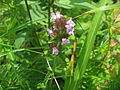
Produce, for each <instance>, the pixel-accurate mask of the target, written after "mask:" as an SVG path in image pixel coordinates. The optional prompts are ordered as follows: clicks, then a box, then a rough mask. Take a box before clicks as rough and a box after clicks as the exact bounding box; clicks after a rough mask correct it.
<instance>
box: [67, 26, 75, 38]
mask: <svg viewBox="0 0 120 90" xmlns="http://www.w3.org/2000/svg"><path fill="white" fill-rule="evenodd" d="M67 33H68V34H69V35H73V36H74V29H73V28H71V29H67Z"/></svg>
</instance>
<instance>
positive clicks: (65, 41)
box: [61, 38, 70, 45]
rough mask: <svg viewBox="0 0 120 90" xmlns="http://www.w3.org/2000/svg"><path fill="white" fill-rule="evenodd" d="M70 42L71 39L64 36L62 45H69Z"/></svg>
mask: <svg viewBox="0 0 120 90" xmlns="http://www.w3.org/2000/svg"><path fill="white" fill-rule="evenodd" d="M69 42H70V40H67V39H66V38H62V43H61V45H67V44H68V43H69Z"/></svg>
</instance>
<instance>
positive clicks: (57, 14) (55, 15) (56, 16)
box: [51, 12, 63, 20]
mask: <svg viewBox="0 0 120 90" xmlns="http://www.w3.org/2000/svg"><path fill="white" fill-rule="evenodd" d="M51 16H52V18H51V19H53V20H55V19H57V18H61V17H62V16H63V15H61V14H60V12H56V13H52V14H51Z"/></svg>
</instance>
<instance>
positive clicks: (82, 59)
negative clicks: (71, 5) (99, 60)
mask: <svg viewBox="0 0 120 90" xmlns="http://www.w3.org/2000/svg"><path fill="white" fill-rule="evenodd" d="M106 2H107V0H101V2H100V6H103V5H105V4H106ZM103 14H104V12H103V11H97V12H96V14H95V16H94V18H93V21H92V25H91V27H90V30H89V31H88V36H87V38H86V41H85V44H84V47H83V49H82V52H81V54H80V56H79V59H78V61H77V66H76V68H75V72H74V76H73V79H72V81H71V80H70V81H69V83H68V84H67V85H66V86H65V88H64V90H78V88H79V84H80V80H81V79H82V76H83V74H84V72H85V69H86V66H87V63H88V60H89V57H90V54H91V51H92V47H93V45H94V41H95V38H96V34H97V31H98V29H99V26H100V24H101V22H102V16H103Z"/></svg>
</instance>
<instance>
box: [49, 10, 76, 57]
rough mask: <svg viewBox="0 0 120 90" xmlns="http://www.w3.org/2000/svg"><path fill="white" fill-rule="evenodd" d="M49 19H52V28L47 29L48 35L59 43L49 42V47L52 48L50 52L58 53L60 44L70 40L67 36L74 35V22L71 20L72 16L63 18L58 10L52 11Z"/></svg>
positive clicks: (65, 43)
mask: <svg viewBox="0 0 120 90" xmlns="http://www.w3.org/2000/svg"><path fill="white" fill-rule="evenodd" d="M51 16H52V17H51V20H53V23H52V25H53V30H50V29H47V32H48V35H50V36H51V37H53V38H54V39H55V40H57V42H60V43H51V45H50V47H51V48H52V54H56V55H57V54H58V53H59V50H58V48H59V47H60V46H61V45H67V44H68V43H69V42H70V40H68V37H69V36H70V35H73V36H74V28H73V27H74V26H75V23H74V22H73V21H72V18H70V19H69V20H67V19H65V18H64V17H63V15H61V14H60V12H56V13H52V14H51Z"/></svg>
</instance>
